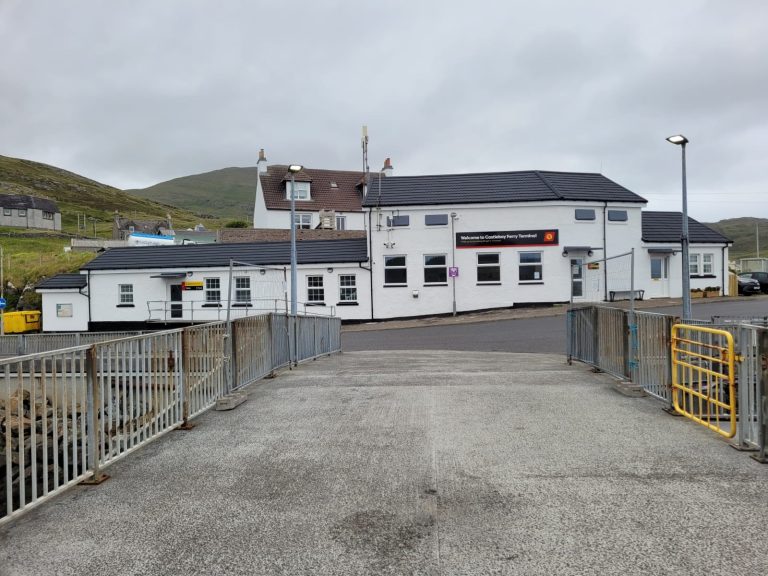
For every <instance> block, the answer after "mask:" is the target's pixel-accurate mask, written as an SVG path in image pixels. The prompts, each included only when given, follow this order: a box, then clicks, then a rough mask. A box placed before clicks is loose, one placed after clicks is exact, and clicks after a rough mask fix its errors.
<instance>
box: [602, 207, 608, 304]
mask: <svg viewBox="0 0 768 576" xmlns="http://www.w3.org/2000/svg"><path fill="white" fill-rule="evenodd" d="M607 212H608V202H607V201H603V258H606V260H605V261H604V262H603V302H607V301H608V260H607V258H608V247H607V245H606V235H607V234H606V232H607V230H606V224H605V220H606V214H607Z"/></svg>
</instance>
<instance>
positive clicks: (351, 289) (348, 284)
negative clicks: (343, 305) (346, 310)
mask: <svg viewBox="0 0 768 576" xmlns="http://www.w3.org/2000/svg"><path fill="white" fill-rule="evenodd" d="M339 302H357V275H356V274H339Z"/></svg>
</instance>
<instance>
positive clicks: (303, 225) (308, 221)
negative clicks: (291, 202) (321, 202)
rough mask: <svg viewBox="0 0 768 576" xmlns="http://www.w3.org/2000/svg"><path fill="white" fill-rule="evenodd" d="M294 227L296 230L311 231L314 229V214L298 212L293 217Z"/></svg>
mask: <svg viewBox="0 0 768 576" xmlns="http://www.w3.org/2000/svg"><path fill="white" fill-rule="evenodd" d="M293 225H294V226H296V230H311V229H312V213H311V212H296V213H295V214H294V215H293Z"/></svg>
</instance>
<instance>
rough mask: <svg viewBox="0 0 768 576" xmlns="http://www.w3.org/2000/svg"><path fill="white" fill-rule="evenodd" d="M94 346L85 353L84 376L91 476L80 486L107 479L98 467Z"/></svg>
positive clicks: (99, 404) (98, 417)
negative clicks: (86, 388)
mask: <svg viewBox="0 0 768 576" xmlns="http://www.w3.org/2000/svg"><path fill="white" fill-rule="evenodd" d="M96 362H97V354H96V344H94V345H93V346H91V347H90V348H88V350H86V351H85V374H86V385H87V387H88V392H87V399H86V403H87V407H86V418H87V420H88V434H87V437H86V441H87V442H88V460H89V462H88V464H89V467H90V468H91V470H93V476H91V477H90V478H86V479H85V480H83V481H82V482H81V484H92V485H93V484H101V483H102V482H104V480H107V479H108V478H109V475H108V474H104V473H103V472H102V471H101V468H100V466H99V460H100V458H99V456H100V454H99V446H100V444H101V409H102V401H101V389H100V388H99V377H98V370H97V365H96Z"/></svg>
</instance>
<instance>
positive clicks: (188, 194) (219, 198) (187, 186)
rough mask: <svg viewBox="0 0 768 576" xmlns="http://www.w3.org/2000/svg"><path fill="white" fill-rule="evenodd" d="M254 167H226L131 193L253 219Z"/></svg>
mask: <svg viewBox="0 0 768 576" xmlns="http://www.w3.org/2000/svg"><path fill="white" fill-rule="evenodd" d="M257 173H258V171H257V169H256V168H255V167H254V168H224V169H222V170H214V171H213V172H205V173H204V174H194V175H192V176H183V177H182V178H174V179H173V180H168V181H167V182H160V183H159V184H155V185H154V186H150V187H149V188H143V189H141V190H126V192H128V193H129V194H134V195H135V196H138V197H141V198H149V199H151V200H154V201H156V202H163V203H165V204H171V205H173V206H179V207H182V208H185V209H187V210H191V211H192V212H195V213H197V214H211V215H214V216H219V217H226V218H236V219H238V220H246V221H248V222H250V221H251V219H252V217H253V202H254V198H255V195H256V174H257Z"/></svg>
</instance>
